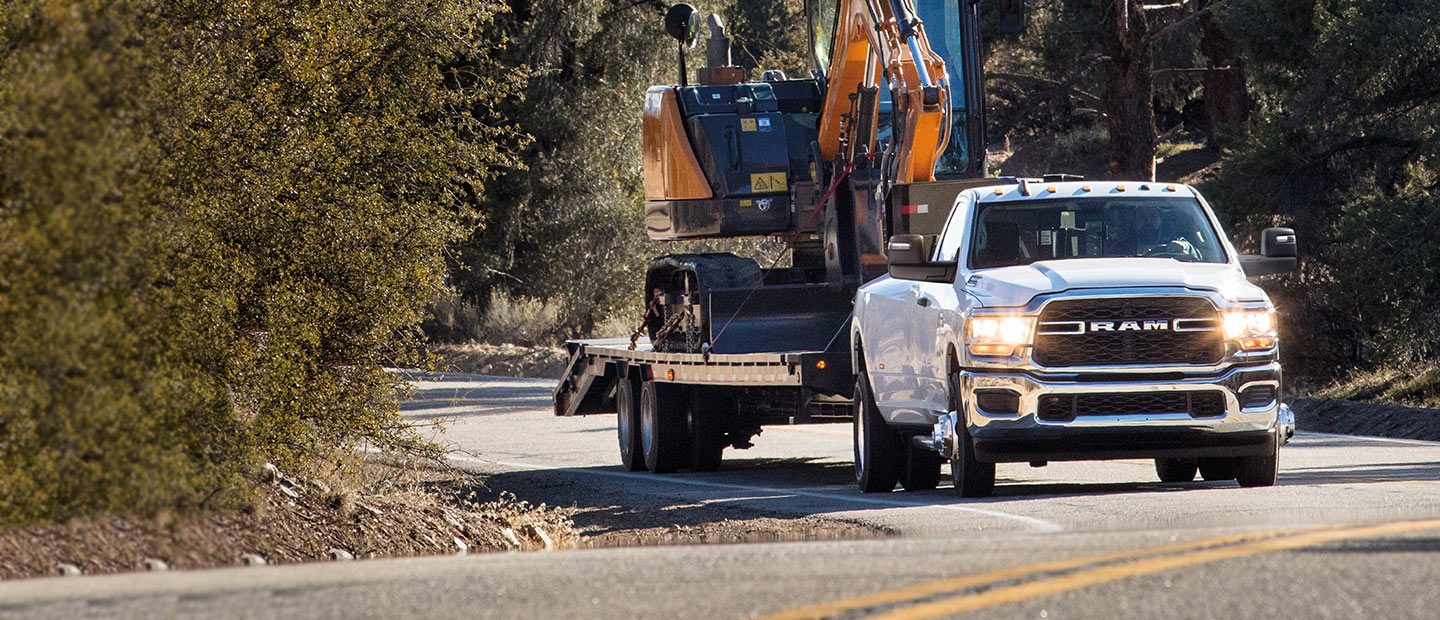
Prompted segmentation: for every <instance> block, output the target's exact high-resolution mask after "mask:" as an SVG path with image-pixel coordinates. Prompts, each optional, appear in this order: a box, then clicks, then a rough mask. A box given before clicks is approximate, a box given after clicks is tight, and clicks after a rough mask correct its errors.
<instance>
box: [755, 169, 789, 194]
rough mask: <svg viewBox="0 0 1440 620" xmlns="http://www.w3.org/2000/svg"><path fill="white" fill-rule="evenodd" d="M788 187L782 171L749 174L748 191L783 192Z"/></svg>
mask: <svg viewBox="0 0 1440 620" xmlns="http://www.w3.org/2000/svg"><path fill="white" fill-rule="evenodd" d="M787 189H789V186H788V185H787V184H786V181H785V173H784V172H761V173H758V174H752V175H750V191H752V192H783V191H785V190H787Z"/></svg>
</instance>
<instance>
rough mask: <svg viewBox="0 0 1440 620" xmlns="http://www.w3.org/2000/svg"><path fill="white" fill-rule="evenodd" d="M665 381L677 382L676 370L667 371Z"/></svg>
mask: <svg viewBox="0 0 1440 620" xmlns="http://www.w3.org/2000/svg"><path fill="white" fill-rule="evenodd" d="M665 380H666V381H674V380H675V370H674V369H670V370H667V371H665Z"/></svg>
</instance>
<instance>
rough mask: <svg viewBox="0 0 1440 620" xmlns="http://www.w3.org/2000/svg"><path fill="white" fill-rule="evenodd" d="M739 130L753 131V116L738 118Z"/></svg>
mask: <svg viewBox="0 0 1440 620" xmlns="http://www.w3.org/2000/svg"><path fill="white" fill-rule="evenodd" d="M740 131H755V119H753V118H742V119H740Z"/></svg>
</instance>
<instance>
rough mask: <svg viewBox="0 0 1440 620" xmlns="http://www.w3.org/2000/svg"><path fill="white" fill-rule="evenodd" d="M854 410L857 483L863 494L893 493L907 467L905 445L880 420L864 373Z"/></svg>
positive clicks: (857, 387)
mask: <svg viewBox="0 0 1440 620" xmlns="http://www.w3.org/2000/svg"><path fill="white" fill-rule="evenodd" d="M862 368H863V367H862ZM854 407H855V482H856V484H858V485H859V486H860V491H861V492H862V493H888V492H890V491H893V490H895V483H896V482H899V480H900V474H901V470H902V469H903V468H904V466H905V445H904V444H903V443H901V441H902V440H901V437H900V435H899V434H897V433H895V432H894V431H892V430H890V427H889V426H887V425H886V424H885V419H884V418H882V417H881V416H880V409H879V408H878V407H876V405H875V397H874V396H873V395H872V394H871V392H870V379H869V378H868V377H866V376H865V371H864V370H861V371H860V374H859V375H857V376H856V377H855V406H854Z"/></svg>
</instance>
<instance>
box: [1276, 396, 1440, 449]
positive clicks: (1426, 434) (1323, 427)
mask: <svg viewBox="0 0 1440 620" xmlns="http://www.w3.org/2000/svg"><path fill="white" fill-rule="evenodd" d="M1289 403H1290V408H1291V409H1292V410H1294V411H1295V426H1296V428H1297V429H1299V430H1302V431H1309V432H1312V433H1335V434H1340V435H1370V436H1372V437H1395V438H1399V439H1424V440H1429V441H1440V409H1430V408H1426V407H1407V406H1404V405H1393V404H1388V403H1383V402H1377V401H1354V400H1342V399H1338V398H1308V397H1297V398H1292V399H1290V401H1289Z"/></svg>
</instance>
